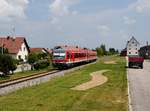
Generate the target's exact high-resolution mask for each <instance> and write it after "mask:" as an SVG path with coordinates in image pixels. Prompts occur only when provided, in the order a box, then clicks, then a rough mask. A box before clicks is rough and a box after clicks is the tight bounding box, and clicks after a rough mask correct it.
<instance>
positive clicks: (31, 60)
mask: <svg viewBox="0 0 150 111" xmlns="http://www.w3.org/2000/svg"><path fill="white" fill-rule="evenodd" d="M37 61H38V55H37V54H36V53H31V54H29V56H28V62H29V64H30V65H31V70H33V65H34V63H35V62H37Z"/></svg>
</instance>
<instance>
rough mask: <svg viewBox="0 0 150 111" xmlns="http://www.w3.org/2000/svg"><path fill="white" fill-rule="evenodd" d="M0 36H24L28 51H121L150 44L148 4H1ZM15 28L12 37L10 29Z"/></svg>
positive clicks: (97, 0) (4, 0) (65, 0)
mask: <svg viewBox="0 0 150 111" xmlns="http://www.w3.org/2000/svg"><path fill="white" fill-rule="evenodd" d="M0 2H1V4H0V9H1V10H0V24H1V25H0V30H1V31H0V35H1V36H7V35H16V36H25V37H26V39H27V41H28V43H29V45H30V47H47V48H52V47H54V46H55V45H63V44H69V45H80V46H82V47H88V48H95V47H97V46H100V44H102V43H104V44H106V46H107V48H109V47H115V48H117V49H122V48H124V47H125V45H126V41H127V40H129V39H130V38H131V36H135V38H137V40H138V41H139V42H140V43H141V45H145V44H146V41H150V37H149V35H150V31H149V29H150V22H149V19H150V1H149V0H0ZM13 27H15V34H14V33H13V31H12V29H13Z"/></svg>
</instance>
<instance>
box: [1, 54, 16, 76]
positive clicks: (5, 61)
mask: <svg viewBox="0 0 150 111" xmlns="http://www.w3.org/2000/svg"><path fill="white" fill-rule="evenodd" d="M16 68H17V66H16V64H15V60H14V59H13V58H12V57H11V56H9V55H6V54H3V55H0V72H3V73H4V75H8V74H9V72H10V71H12V73H13V71H14V70H16Z"/></svg>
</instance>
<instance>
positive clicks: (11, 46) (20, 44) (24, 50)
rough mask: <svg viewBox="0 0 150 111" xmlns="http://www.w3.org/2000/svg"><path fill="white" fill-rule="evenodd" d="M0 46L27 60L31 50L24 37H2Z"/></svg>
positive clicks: (15, 56)
mask: <svg viewBox="0 0 150 111" xmlns="http://www.w3.org/2000/svg"><path fill="white" fill-rule="evenodd" d="M0 47H2V48H5V49H7V50H8V53H9V54H10V55H11V56H12V57H13V58H15V59H18V60H23V61H24V62H26V61H27V56H28V54H29V51H30V50H29V46H28V44H27V41H26V39H25V38H24V37H16V38H13V37H10V36H8V37H0Z"/></svg>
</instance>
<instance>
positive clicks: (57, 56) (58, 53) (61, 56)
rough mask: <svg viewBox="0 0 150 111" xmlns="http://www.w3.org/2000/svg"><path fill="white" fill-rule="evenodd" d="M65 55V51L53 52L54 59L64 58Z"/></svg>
mask: <svg viewBox="0 0 150 111" xmlns="http://www.w3.org/2000/svg"><path fill="white" fill-rule="evenodd" d="M65 57H66V53H65V51H55V52H54V53H53V58H54V59H61V60H62V59H65Z"/></svg>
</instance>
